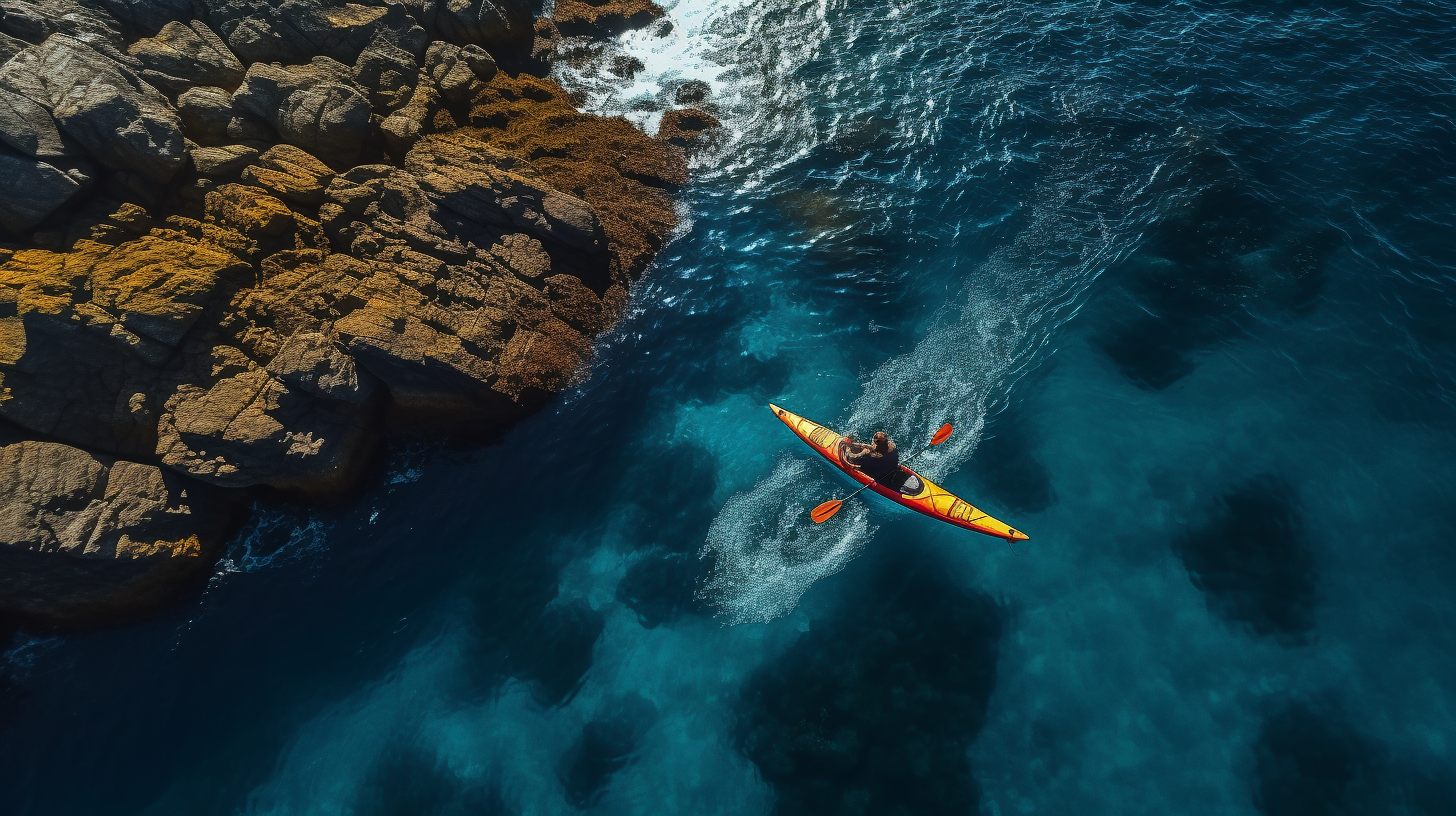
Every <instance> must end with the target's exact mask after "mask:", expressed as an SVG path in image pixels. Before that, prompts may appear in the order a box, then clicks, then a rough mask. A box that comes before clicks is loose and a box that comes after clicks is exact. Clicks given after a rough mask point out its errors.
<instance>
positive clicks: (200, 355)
mask: <svg viewBox="0 0 1456 816" xmlns="http://www.w3.org/2000/svg"><path fill="white" fill-rule="evenodd" d="M0 15H3V16H0V61H3V65H0V143H3V145H0V166H3V172H0V240H3V241H4V242H5V243H0V420H3V421H4V423H5V426H4V427H3V428H0V443H4V444H0V534H3V540H0V617H3V618H5V619H9V620H12V621H17V622H19V623H22V624H24V625H29V626H42V627H46V626H61V627H77V626H93V625H105V624H111V623H116V622H120V621H124V620H127V619H130V618H132V617H134V616H135V615H138V614H142V613H145V612H147V611H150V610H154V609H156V608H158V607H160V606H162V605H165V604H168V603H170V602H172V601H174V600H175V598H176V597H177V596H178V595H179V593H186V592H187V591H188V590H189V589H190V588H191V587H193V586H196V585H198V584H199V583H200V582H201V581H202V580H203V579H205V577H206V575H207V574H208V573H209V572H210V569H211V567H212V564H213V563H214V562H215V561H216V559H217V557H218V556H219V555H220V553H221V550H222V548H223V546H224V543H225V541H226V538H227V536H228V535H230V532H231V531H232V530H233V529H235V528H236V525H237V524H238V523H239V521H240V520H241V517H242V516H243V515H244V514H245V513H246V512H247V507H248V505H249V503H250V501H251V498H252V495H253V494H254V493H255V492H256V491H258V490H264V491H281V492H282V493H283V494H285V495H289V496H293V497H296V498H300V499H304V500H323V499H328V498H333V497H338V496H341V495H343V494H345V493H347V492H348V491H349V490H350V489H351V488H353V487H355V486H356V485H357V483H358V481H359V479H360V478H361V474H363V473H364V472H366V471H367V463H368V462H369V461H370V460H371V459H372V457H374V456H375V454H376V452H377V451H378V449H379V445H380V442H381V440H382V439H383V438H384V436H385V435H387V434H389V433H395V432H420V431H423V432H426V433H431V434H437V435H438V434H449V435H452V436H458V437H464V438H469V439H473V440H487V439H490V438H492V437H493V436H497V435H499V434H500V433H502V432H503V431H504V430H505V429H506V428H508V427H509V426H510V425H511V424H512V423H514V422H516V421H517V420H519V419H520V418H522V417H524V416H526V415H528V414H530V413H531V412H533V411H535V410H537V409H539V408H540V407H541V406H542V405H544V404H545V403H546V402H547V401H548V400H549V399H550V398H551V396H552V395H553V394H556V393H558V392H559V391H561V390H562V389H563V388H565V387H567V386H568V385H570V384H571V383H572V382H573V381H574V380H575V378H576V377H578V376H579V375H580V373H581V372H582V371H583V369H584V366H585V365H586V363H587V362H588V361H589V359H590V355H591V348H592V341H593V338H595V337H596V336H597V335H598V334H600V333H601V332H602V331H604V330H605V329H606V328H608V327H610V326H611V325H612V324H613V323H614V322H615V321H616V319H617V318H618V317H619V316H620V315H621V313H622V311H623V308H624V306H625V303H626V300H627V287H628V286H629V285H630V284H631V283H632V282H633V281H634V280H635V279H636V278H638V277H639V276H640V275H641V274H642V273H643V271H644V270H645V269H646V268H647V266H648V264H649V263H650V262H651V260H652V258H653V256H654V255H655V254H656V252H657V251H658V249H659V248H660V247H661V246H662V244H663V242H664V241H665V240H666V239H667V237H668V235H669V234H670V232H671V231H672V229H673V228H674V226H675V225H676V215H675V211H674V203H673V199H672V191H673V190H674V189H676V188H677V187H679V186H680V185H682V184H683V183H685V182H686V180H687V166H686V159H685V153H684V148H685V147H690V146H692V145H693V144H694V143H695V142H696V141H697V140H698V139H699V137H700V135H701V134H702V133H703V132H704V131H706V130H708V129H710V128H712V127H713V126H715V125H716V120H714V119H713V118H712V116H711V115H709V114H706V113H703V112H701V111H695V110H684V111H672V112H670V113H669V114H668V116H666V117H665V121H664V127H663V128H662V129H661V131H660V133H659V138H650V137H648V136H646V135H645V134H643V133H642V132H641V131H640V130H638V129H636V128H635V127H633V126H632V125H631V124H630V123H628V122H626V121H625V120H622V119H614V118H602V117H598V116H593V115H589V114H584V113H581V112H579V111H578V110H577V109H576V107H575V106H574V105H573V104H572V101H571V99H570V98H569V96H568V94H567V93H566V92H565V91H564V90H563V89H562V88H561V87H560V86H559V85H558V84H557V83H555V82H554V81H552V80H550V79H548V78H545V75H546V73H547V71H548V69H549V64H550V60H551V59H552V56H553V54H554V53H555V52H556V50H557V47H558V45H559V43H560V42H561V41H562V37H563V35H566V36H576V37H579V36H584V35H595V36H600V35H605V34H613V33H617V32H620V31H624V30H627V29H630V28H633V27H639V26H642V25H647V24H650V23H652V22H653V21H654V20H656V19H657V18H659V17H660V16H661V15H662V11H661V9H660V8H658V7H657V6H656V5H655V4H653V3H651V2H649V0H604V1H603V2H600V3H597V2H585V1H584V0H558V2H557V3H556V5H555V8H554V11H553V14H552V16H551V17H543V18H539V19H538V18H537V17H536V14H535V12H534V10H533V9H532V8H531V7H530V6H529V5H528V4H527V3H526V2H525V0H474V1H473V2H469V1H468V0H406V1H405V2H392V1H391V0H366V2H363V3H342V2H335V0H287V1H286V2H283V3H281V4H276V5H275V4H271V3H265V2H258V1H257V0H87V2H78V0H46V1H45V2H41V1H40V0H0Z"/></svg>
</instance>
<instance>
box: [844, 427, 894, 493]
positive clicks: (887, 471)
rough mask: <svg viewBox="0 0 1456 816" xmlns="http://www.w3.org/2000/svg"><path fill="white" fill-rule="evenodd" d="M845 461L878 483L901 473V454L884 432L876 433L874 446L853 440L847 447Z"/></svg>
mask: <svg viewBox="0 0 1456 816" xmlns="http://www.w3.org/2000/svg"><path fill="white" fill-rule="evenodd" d="M845 447H846V451H845V454H844V460H845V461H846V462H848V463H849V464H851V465H854V466H855V467H857V468H859V469H860V470H862V471H864V472H865V475H866V476H868V477H870V478H871V479H874V480H875V481H877V482H883V481H886V480H887V479H890V478H892V477H894V476H897V475H899V473H900V452H899V451H898V450H896V449H895V443H894V442H891V441H890V437H888V436H886V435H885V432H884V431H876V432H875V440H874V444H872V445H866V444H864V443H862V442H856V441H854V439H853V438H851V439H850V440H849V444H848V445H846V446H845Z"/></svg>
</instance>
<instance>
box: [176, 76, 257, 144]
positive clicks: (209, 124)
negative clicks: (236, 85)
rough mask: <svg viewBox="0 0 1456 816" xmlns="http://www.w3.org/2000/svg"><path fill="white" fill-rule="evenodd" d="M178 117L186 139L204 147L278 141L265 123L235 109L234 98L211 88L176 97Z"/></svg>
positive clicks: (207, 87) (220, 90)
mask: <svg viewBox="0 0 1456 816" xmlns="http://www.w3.org/2000/svg"><path fill="white" fill-rule="evenodd" d="M177 114H178V116H179V117H181V119H182V127H183V130H184V132H185V133H186V134H187V138H189V139H191V140H192V141H194V142H196V143H197V144H199V145H202V146H204V147H223V146H225V145H231V144H249V145H254V146H257V145H260V144H264V143H267V142H272V141H275V140H276V136H275V134H274V132H273V128H272V127H271V126H269V125H268V123H267V121H265V120H264V119H262V118H260V117H257V116H254V115H253V114H251V113H248V112H247V111H242V110H238V109H237V108H235V107H233V98H232V94H231V93H229V92H227V91H225V90H223V89H222V88H216V87H211V86H204V87H199V88H193V89H191V90H189V91H187V92H185V93H183V94H182V95H181V96H179V97H177Z"/></svg>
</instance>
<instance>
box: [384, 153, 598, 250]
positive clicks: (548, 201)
mask: <svg viewBox="0 0 1456 816" xmlns="http://www.w3.org/2000/svg"><path fill="white" fill-rule="evenodd" d="M404 166H405V169H406V170H408V171H409V172H410V173H412V174H413V175H414V176H415V177H416V178H417V179H418V180H419V185H420V187H421V189H423V190H425V192H426V193H427V194H428V195H429V196H430V198H431V200H433V201H435V202H437V203H439V204H440V205H441V206H444V207H445V208H447V209H449V210H452V211H454V212H455V213H457V214H459V215H460V216H463V217H465V218H468V219H470V220H472V221H475V222H477V223H482V224H497V225H500V226H511V227H515V228H518V229H522V230H524V231H526V232H527V233H528V234H531V235H534V236H536V237H539V238H541V239H543V240H554V241H557V242H560V243H562V244H565V245H567V246H569V247H572V248H575V249H579V250H584V251H589V252H599V251H601V250H602V249H603V248H604V246H605V240H604V237H603V233H602V226H601V223H600V222H599V221H598V220H597V216H596V213H595V212H593V211H592V208H591V205H589V204H587V203H586V202H585V201H582V200H581V199H579V198H576V197H575V196H571V195H567V194H566V193H563V192H561V191H560V190H557V189H555V188H553V187H551V185H550V184H548V183H547V182H546V181H545V180H544V179H542V178H540V177H539V176H538V175H537V173H536V171H535V170H534V169H532V168H531V166H530V165H529V164H527V163H526V162H524V161H521V160H519V159H516V158H514V157H512V156H509V155H507V154H505V153H502V152H500V151H498V150H494V149H492V148H489V147H487V146H484V145H479V146H476V145H468V146H467V145H464V144H461V143H459V142H455V141H447V140H445V139H440V138H430V139H424V140H421V141H420V142H419V143H418V144H416V145H415V146H414V147H413V148H411V149H410V151H409V154H408V155H407V156H406V157H405V161H404Z"/></svg>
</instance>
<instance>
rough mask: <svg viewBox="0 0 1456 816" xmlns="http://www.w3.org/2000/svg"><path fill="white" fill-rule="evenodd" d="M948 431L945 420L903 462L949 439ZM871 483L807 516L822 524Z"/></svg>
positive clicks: (821, 506)
mask: <svg viewBox="0 0 1456 816" xmlns="http://www.w3.org/2000/svg"><path fill="white" fill-rule="evenodd" d="M950 432H951V427H950V423H949V422H947V423H946V424H944V425H942V426H940V430H938V431H936V432H935V436H932V437H930V444H929V445H926V446H925V447H923V448H921V449H920V450H918V451H916V452H915V453H913V454H911V455H910V456H909V457H908V458H906V459H905V460H904V461H905V462H909V461H910V460H911V459H914V458H915V457H917V456H919V455H920V454H922V453H925V452H926V451H928V450H930V449H931V448H933V447H935V446H936V445H939V444H940V443H942V442H944V441H945V440H947V439H950ZM901 464H904V462H901ZM872 484H874V482H873V481H871V482H870V484H867V485H865V486H864V487H861V488H860V489H859V490H856V491H854V492H853V493H851V494H849V495H848V496H845V497H844V498H843V499H830V500H829V501H827V502H824V503H823V504H821V505H819V506H818V507H816V508H814V509H813V510H810V511H809V518H812V519H814V523H815V524H823V523H824V522H826V521H828V520H829V519H831V518H833V516H834V514H835V513H838V512H839V509H840V508H841V507H844V503H845V502H847V501H849V500H850V499H852V498H854V497H855V496H858V495H859V494H860V492H861V491H863V490H864V489H865V487H869V486H870V485H872Z"/></svg>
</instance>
